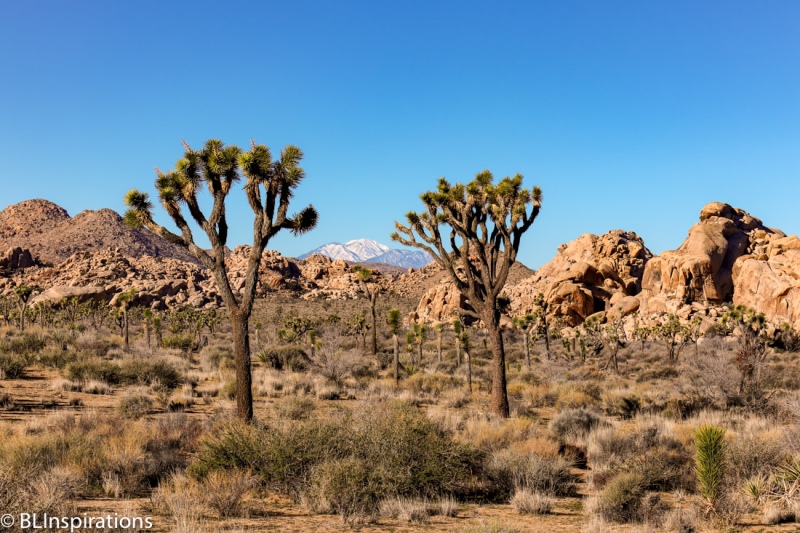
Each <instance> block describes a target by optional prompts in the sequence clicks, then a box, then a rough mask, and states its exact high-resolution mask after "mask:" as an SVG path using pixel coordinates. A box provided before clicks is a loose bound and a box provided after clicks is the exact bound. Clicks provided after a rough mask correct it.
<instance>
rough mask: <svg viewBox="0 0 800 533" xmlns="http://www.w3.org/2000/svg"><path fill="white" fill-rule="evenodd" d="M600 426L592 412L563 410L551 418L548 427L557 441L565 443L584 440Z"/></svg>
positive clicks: (599, 420)
mask: <svg viewBox="0 0 800 533" xmlns="http://www.w3.org/2000/svg"><path fill="white" fill-rule="evenodd" d="M600 424H601V419H600V417H599V416H598V415H597V413H595V412H594V411H590V410H588V409H565V410H563V411H560V412H559V413H558V414H556V415H555V416H554V417H553V419H552V420H551V421H550V424H549V426H548V427H549V428H550V431H551V432H552V433H553V435H554V436H555V437H556V438H557V439H559V440H561V441H563V442H567V441H577V440H580V439H582V438H584V437H585V436H586V435H588V434H589V433H590V432H591V431H592V430H593V429H594V428H596V427H598V426H599V425H600Z"/></svg>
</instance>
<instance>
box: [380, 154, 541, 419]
mask: <svg viewBox="0 0 800 533" xmlns="http://www.w3.org/2000/svg"><path fill="white" fill-rule="evenodd" d="M493 181H494V178H493V177H492V174H491V173H490V172H489V171H488V170H485V171H483V172H481V173H480V174H478V175H477V176H476V177H475V179H474V180H473V181H471V182H470V183H468V184H466V185H464V184H460V183H459V184H455V185H451V184H450V183H449V182H448V181H447V180H446V179H444V178H440V179H439V183H438V187H437V190H436V191H428V192H426V193H424V194H423V195H422V196H421V199H422V203H423V204H424V205H425V210H424V211H423V212H422V213H415V212H409V213H408V214H407V215H406V219H407V221H408V226H404V225H403V224H400V223H395V227H396V228H397V233H394V234H392V239H394V240H396V241H398V242H400V243H402V244H405V245H406V246H414V247H417V248H421V249H423V250H425V251H427V252H428V253H429V254H430V255H431V257H433V259H434V260H435V261H436V262H437V263H438V264H439V265H440V266H441V267H442V268H443V269H444V270H445V272H447V274H448V276H449V278H450V280H451V281H452V282H453V283H454V284H455V286H456V288H457V289H458V291H459V292H461V294H463V295H464V297H465V298H467V299H468V300H469V306H470V307H471V309H466V310H462V311H461V312H462V313H463V314H466V315H468V316H472V317H473V318H476V319H479V320H482V321H483V324H484V327H486V329H487V331H488V332H489V337H490V342H491V350H492V370H493V373H494V375H493V378H492V379H493V383H492V409H493V410H494V412H495V413H497V414H498V415H500V416H503V417H508V416H509V407H508V393H507V391H506V365H505V350H504V347H503V336H502V333H501V331H500V307H499V306H498V299H499V298H500V293H501V291H502V290H503V287H504V286H505V284H506V281H507V279H508V273H509V270H510V269H511V265H512V264H513V263H514V261H515V260H516V258H517V251H518V250H519V244H520V240H521V238H522V235H523V234H524V233H525V232H526V231H527V230H528V229H529V228H530V227H531V225H532V224H533V221H534V220H535V219H536V217H537V215H538V214H539V209H540V206H541V201H542V193H541V190H540V189H539V188H538V187H534V188H533V190H532V191H530V190H528V189H524V188H522V176H521V175H520V174H517V175H516V176H514V177H513V178H510V177H505V178H503V179H502V180H500V182H499V183H498V184H497V185H494V184H493ZM529 208H530V209H529ZM443 225H444V226H448V227H449V229H450V231H449V236H443V235H442V232H441V231H440V227H441V226H443ZM415 234H416V235H418V236H419V238H420V239H421V241H418V240H417V238H416V237H415Z"/></svg>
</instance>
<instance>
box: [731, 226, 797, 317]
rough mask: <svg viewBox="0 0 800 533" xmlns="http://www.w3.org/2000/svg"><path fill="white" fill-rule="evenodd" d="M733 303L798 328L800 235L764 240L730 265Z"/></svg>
mask: <svg viewBox="0 0 800 533" xmlns="http://www.w3.org/2000/svg"><path fill="white" fill-rule="evenodd" d="M732 278H733V303H734V304H735V305H746V306H747V307H750V308H753V309H755V310H757V311H759V312H762V313H764V314H765V315H766V316H767V318H769V319H770V320H772V321H775V322H788V323H789V324H791V325H792V327H794V328H795V329H797V330H800V239H798V238H797V236H795V235H792V236H790V237H783V238H780V237H777V238H774V239H771V241H770V240H766V239H765V242H764V243H763V244H762V245H761V246H760V247H759V249H757V250H755V253H754V254H751V255H745V256H742V257H740V258H738V259H737V261H736V263H734V266H733V274H732Z"/></svg>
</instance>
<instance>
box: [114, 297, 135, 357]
mask: <svg viewBox="0 0 800 533" xmlns="http://www.w3.org/2000/svg"><path fill="white" fill-rule="evenodd" d="M134 298H136V289H134V288H133V287H131V289H130V290H128V291H125V292H123V293H120V295H119V296H117V305H119V310H120V312H121V313H122V339H123V341H124V342H125V351H128V349H129V348H130V342H129V340H128V339H129V336H128V327H129V320H128V318H129V317H128V310H129V309H130V307H131V305H132V304H133V300H134Z"/></svg>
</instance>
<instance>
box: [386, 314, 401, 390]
mask: <svg viewBox="0 0 800 533" xmlns="http://www.w3.org/2000/svg"><path fill="white" fill-rule="evenodd" d="M386 324H387V325H388V326H389V333H391V334H392V344H393V346H394V384H395V386H397V385H399V384H400V342H399V341H398V339H397V336H398V335H399V334H400V328H401V327H402V321H401V320H400V310H399V309H389V317H388V319H387V320H386Z"/></svg>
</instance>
